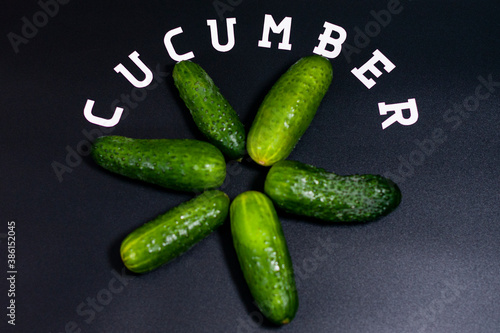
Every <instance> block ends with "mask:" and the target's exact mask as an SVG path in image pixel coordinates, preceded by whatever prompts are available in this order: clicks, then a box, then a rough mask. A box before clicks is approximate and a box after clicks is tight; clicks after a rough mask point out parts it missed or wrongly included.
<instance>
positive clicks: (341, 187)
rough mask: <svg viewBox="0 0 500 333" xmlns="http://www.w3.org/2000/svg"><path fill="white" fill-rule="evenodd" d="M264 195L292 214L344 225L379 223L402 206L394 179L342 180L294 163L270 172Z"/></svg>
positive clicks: (363, 177)
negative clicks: (383, 217) (376, 221)
mask: <svg viewBox="0 0 500 333" xmlns="http://www.w3.org/2000/svg"><path fill="white" fill-rule="evenodd" d="M264 192H265V193H266V194H267V195H268V196H269V197H270V198H271V199H272V200H273V202H274V203H275V204H276V205H277V206H278V207H280V208H282V209H283V210H285V211H287V212H289V213H293V214H298V215H303V216H309V217H314V218H318V219H320V220H325V221H330V222H342V223H349V222H369V221H373V220H376V219H378V218H380V217H382V216H384V215H387V214H389V213H390V212H391V211H393V210H394V209H395V208H396V207H397V206H398V205H399V203H400V202H401V191H400V190H399V188H398V186H397V185H396V184H395V183H394V182H392V181H391V180H390V179H387V178H384V177H382V176H379V175H370V174H366V175H348V176H340V175H337V174H335V173H333V172H327V171H325V170H324V169H321V168H317V167H314V166H311V165H308V164H304V163H301V162H297V161H290V160H285V161H281V162H278V163H276V164H274V165H273V166H272V167H271V168H270V170H269V172H268V174H267V176H266V180H265V183H264Z"/></svg>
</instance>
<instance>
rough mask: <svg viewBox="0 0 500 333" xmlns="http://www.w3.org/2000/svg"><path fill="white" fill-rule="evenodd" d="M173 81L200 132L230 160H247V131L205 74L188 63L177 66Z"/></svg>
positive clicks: (186, 61) (196, 66) (192, 63)
mask: <svg viewBox="0 0 500 333" xmlns="http://www.w3.org/2000/svg"><path fill="white" fill-rule="evenodd" d="M172 77H173V79H174V84H175V86H176V87H177V89H178V90H179V94H180V97H181V98H182V100H183V101H184V103H185V104H186V106H187V108H188V109H189V111H190V113H191V116H192V117H193V120H194V122H195V124H196V125H197V126H198V128H199V129H200V131H201V132H202V133H203V134H204V135H205V136H206V137H207V138H208V140H209V141H210V142H211V143H212V144H213V145H215V146H216V147H217V148H219V149H220V150H221V151H222V152H223V153H224V154H225V155H226V156H227V157H228V158H230V159H239V158H241V157H243V155H244V154H245V127H244V126H243V124H242V122H241V121H240V119H239V117H238V115H237V113H236V111H235V110H234V109H233V108H232V106H231V105H230V104H229V102H228V101H227V100H226V98H225V97H224V96H222V94H221V93H220V91H219V88H218V87H217V86H216V85H215V83H214V82H213V80H212V79H211V78H210V76H208V74H207V73H206V72H205V70H204V69H203V68H201V66H200V65H198V64H196V63H194V62H192V61H189V60H184V61H180V62H178V63H176V64H175V66H174V70H173V73H172Z"/></svg>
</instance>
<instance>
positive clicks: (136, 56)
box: [114, 51, 153, 88]
mask: <svg viewBox="0 0 500 333" xmlns="http://www.w3.org/2000/svg"><path fill="white" fill-rule="evenodd" d="M128 57H129V58H130V60H132V61H133V62H134V64H136V65H137V67H139V69H140V70H141V71H142V72H143V73H144V75H145V76H146V77H145V78H144V80H142V81H139V80H137V79H136V78H135V77H134V76H133V75H132V73H130V72H129V70H128V69H126V68H125V66H123V65H122V64H121V63H120V64H118V66H116V67H115V68H114V69H115V72H117V73H122V74H123V76H125V78H126V79H127V80H128V81H129V82H130V83H132V85H133V86H134V87H136V88H144V87H146V86H148V85H149V84H150V83H151V82H152V81H153V72H151V70H150V69H149V68H148V67H147V66H146V65H145V64H144V63H143V62H142V61H141V60H139V53H137V51H134V52H132V53H131V54H130V55H129V56H128Z"/></svg>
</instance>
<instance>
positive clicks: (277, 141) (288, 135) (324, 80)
mask: <svg viewBox="0 0 500 333" xmlns="http://www.w3.org/2000/svg"><path fill="white" fill-rule="evenodd" d="M332 75H333V74H332V65H331V63H330V61H329V60H328V59H326V58H324V57H322V56H319V55H311V56H306V57H303V58H301V59H300V60H298V61H297V62H296V63H295V64H293V65H292V66H291V67H290V68H289V69H288V70H287V71H286V72H285V73H284V74H283V75H282V76H281V77H280V78H279V79H278V81H277V82H276V83H275V84H274V85H273V87H272V88H271V90H270V91H269V92H268V94H267V95H266V97H265V98H264V100H263V102H262V104H261V105H260V107H259V110H258V111H257V115H256V116H255V119H254V121H253V123H252V126H251V127H250V130H249V132H248V137H247V151H248V154H249V155H250V157H251V158H252V159H253V160H254V161H255V162H257V163H258V164H261V165H264V166H270V165H272V164H274V163H276V162H277V161H281V160H284V159H285V158H287V157H288V156H289V155H290V153H291V152H292V150H293V148H294V147H295V145H296V144H297V142H298V141H299V139H300V138H301V137H302V135H303V134H304V132H305V131H306V129H307V128H308V127H309V125H310V123H311V121H312V119H313V118H314V116H315V114H316V111H317V109H318V107H319V105H320V103H321V101H322V99H323V97H324V95H325V94H326V92H327V90H328V88H329V86H330V83H331V81H332Z"/></svg>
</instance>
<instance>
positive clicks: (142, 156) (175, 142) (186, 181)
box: [91, 136, 226, 191]
mask: <svg viewBox="0 0 500 333" xmlns="http://www.w3.org/2000/svg"><path fill="white" fill-rule="evenodd" d="M91 155H92V158H93V159H94V161H95V162H96V163H97V164H99V165H100V166H102V167H103V168H105V169H107V170H109V171H112V172H114V173H117V174H120V175H123V176H126V177H129V178H132V179H138V180H142V181H145V182H148V183H152V184H156V185H159V186H162V187H165V188H168V189H173V190H180V191H203V190H205V189H212V188H217V187H219V186H221V185H222V183H223V182H224V179H225V177H226V161H225V159H224V156H223V155H222V153H221V152H220V150H218V149H217V148H216V147H215V146H213V145H211V144H210V143H208V142H204V141H198V140H192V139H133V138H127V137H123V136H103V137H99V138H97V139H96V140H95V141H94V143H93V146H92V152H91Z"/></svg>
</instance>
